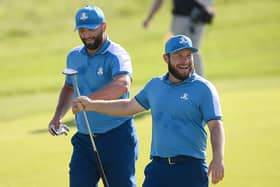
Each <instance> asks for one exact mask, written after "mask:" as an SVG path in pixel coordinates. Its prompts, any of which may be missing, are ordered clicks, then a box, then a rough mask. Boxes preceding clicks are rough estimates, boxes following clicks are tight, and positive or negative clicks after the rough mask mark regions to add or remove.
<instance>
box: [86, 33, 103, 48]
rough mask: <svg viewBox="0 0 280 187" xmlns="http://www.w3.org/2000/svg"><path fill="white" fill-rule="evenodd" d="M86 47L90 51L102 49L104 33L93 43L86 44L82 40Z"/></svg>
mask: <svg viewBox="0 0 280 187" xmlns="http://www.w3.org/2000/svg"><path fill="white" fill-rule="evenodd" d="M81 40H82V41H83V43H84V45H85V46H86V48H87V49H89V50H96V49H98V48H99V47H100V45H101V43H102V41H103V33H102V32H101V33H100V34H99V35H98V36H97V37H95V38H94V42H93V43H86V41H85V40H84V39H81Z"/></svg>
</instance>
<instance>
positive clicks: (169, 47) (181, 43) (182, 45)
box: [165, 35, 198, 54]
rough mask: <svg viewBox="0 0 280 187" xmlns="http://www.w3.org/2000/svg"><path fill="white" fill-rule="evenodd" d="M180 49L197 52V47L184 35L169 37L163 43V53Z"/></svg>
mask: <svg viewBox="0 0 280 187" xmlns="http://www.w3.org/2000/svg"><path fill="white" fill-rule="evenodd" d="M182 49H189V50H191V51H192V52H193V53H195V52H197V51H198V49H197V48H195V47H193V46H192V41H191V39H190V38H189V37H187V36H185V35H175V36H172V37H171V38H169V40H168V41H167V42H166V43H165V54H169V53H175V52H177V51H180V50H182Z"/></svg>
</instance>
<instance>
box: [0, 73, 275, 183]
mask: <svg viewBox="0 0 280 187" xmlns="http://www.w3.org/2000/svg"><path fill="white" fill-rule="evenodd" d="M214 83H215V85H216V86H217V89H218V91H219V93H220V97H221V102H222V107H223V113H224V125H225V131H226V149H225V179H224V181H223V182H222V183H220V184H218V185H216V186H221V187H222V186H224V187H236V186H238V187H248V186H254V187H264V186H269V187H278V186H280V180H279V178H280V174H279V170H280V161H279V156H280V155H279V154H280V152H279V150H280V146H279V142H280V137H279V136H278V134H279V133H278V132H279V131H280V126H279V117H278V116H279V112H280V111H279V105H280V100H279V95H280V86H279V85H280V78H273V79H251V80H238V81H215V82H214ZM135 89H136V90H137V91H138V90H139V89H140V88H138V87H136V88H135ZM136 90H134V91H133V92H136ZM29 97H30V98H28V96H26V97H23V100H21V98H17V97H15V98H13V97H9V98H6V99H5V100H0V104H1V106H5V107H6V108H7V111H6V110H5V107H2V108H1V110H0V112H1V113H2V114H5V116H6V117H5V118H4V119H3V120H1V122H0V125H1V131H0V147H1V160H0V165H1V167H0V186H1V187H2V186H3V187H15V186H16V187H26V186H28V187H49V186H58V187H63V186H68V163H69V159H70V155H71V151H72V147H71V145H70V139H71V136H72V135H73V134H74V132H75V131H76V130H75V128H74V127H73V126H71V133H70V135H69V136H66V137H64V136H60V137H52V136H50V135H49V134H48V133H47V130H46V128H47V123H48V122H49V120H50V118H51V116H52V110H53V109H54V105H55V102H56V99H57V96H56V94H39V95H36V94H35V95H34V96H29ZM31 98H33V100H32V99H31ZM12 103H20V105H19V106H17V110H18V112H15V115H13V112H12V108H13V106H12ZM24 106H29V107H24ZM42 106H44V107H42ZM21 110H22V111H21ZM20 114H22V115H20ZM23 114H24V115H23ZM72 119H73V116H72V114H71V113H70V112H69V113H68V114H67V116H66V118H65V119H64V121H65V122H66V121H69V120H72ZM135 121H136V128H137V132H138V135H139V143H140V146H139V149H140V154H139V160H138V162H137V183H138V186H141V184H142V182H143V179H144V174H143V171H144V168H145V166H146V164H147V163H148V162H149V149H150V140H151V137H150V135H151V119H150V115H149V112H147V113H143V114H141V115H137V116H136V120H135ZM208 158H211V149H210V147H209V149H208ZM209 161H210V160H209V159H208V162H209Z"/></svg>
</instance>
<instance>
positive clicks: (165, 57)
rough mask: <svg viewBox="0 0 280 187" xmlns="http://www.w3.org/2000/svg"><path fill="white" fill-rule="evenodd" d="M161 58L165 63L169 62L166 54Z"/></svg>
mask: <svg viewBox="0 0 280 187" xmlns="http://www.w3.org/2000/svg"><path fill="white" fill-rule="evenodd" d="M162 57H163V60H164V61H165V62H166V63H168V62H169V55H168V54H163V55H162Z"/></svg>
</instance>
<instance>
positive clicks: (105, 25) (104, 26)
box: [102, 22, 107, 32]
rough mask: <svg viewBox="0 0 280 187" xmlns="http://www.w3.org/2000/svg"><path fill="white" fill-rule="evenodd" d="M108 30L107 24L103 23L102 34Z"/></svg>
mask: <svg viewBox="0 0 280 187" xmlns="http://www.w3.org/2000/svg"><path fill="white" fill-rule="evenodd" d="M106 29H107V23H105V22H104V23H102V32H105V31H106Z"/></svg>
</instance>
